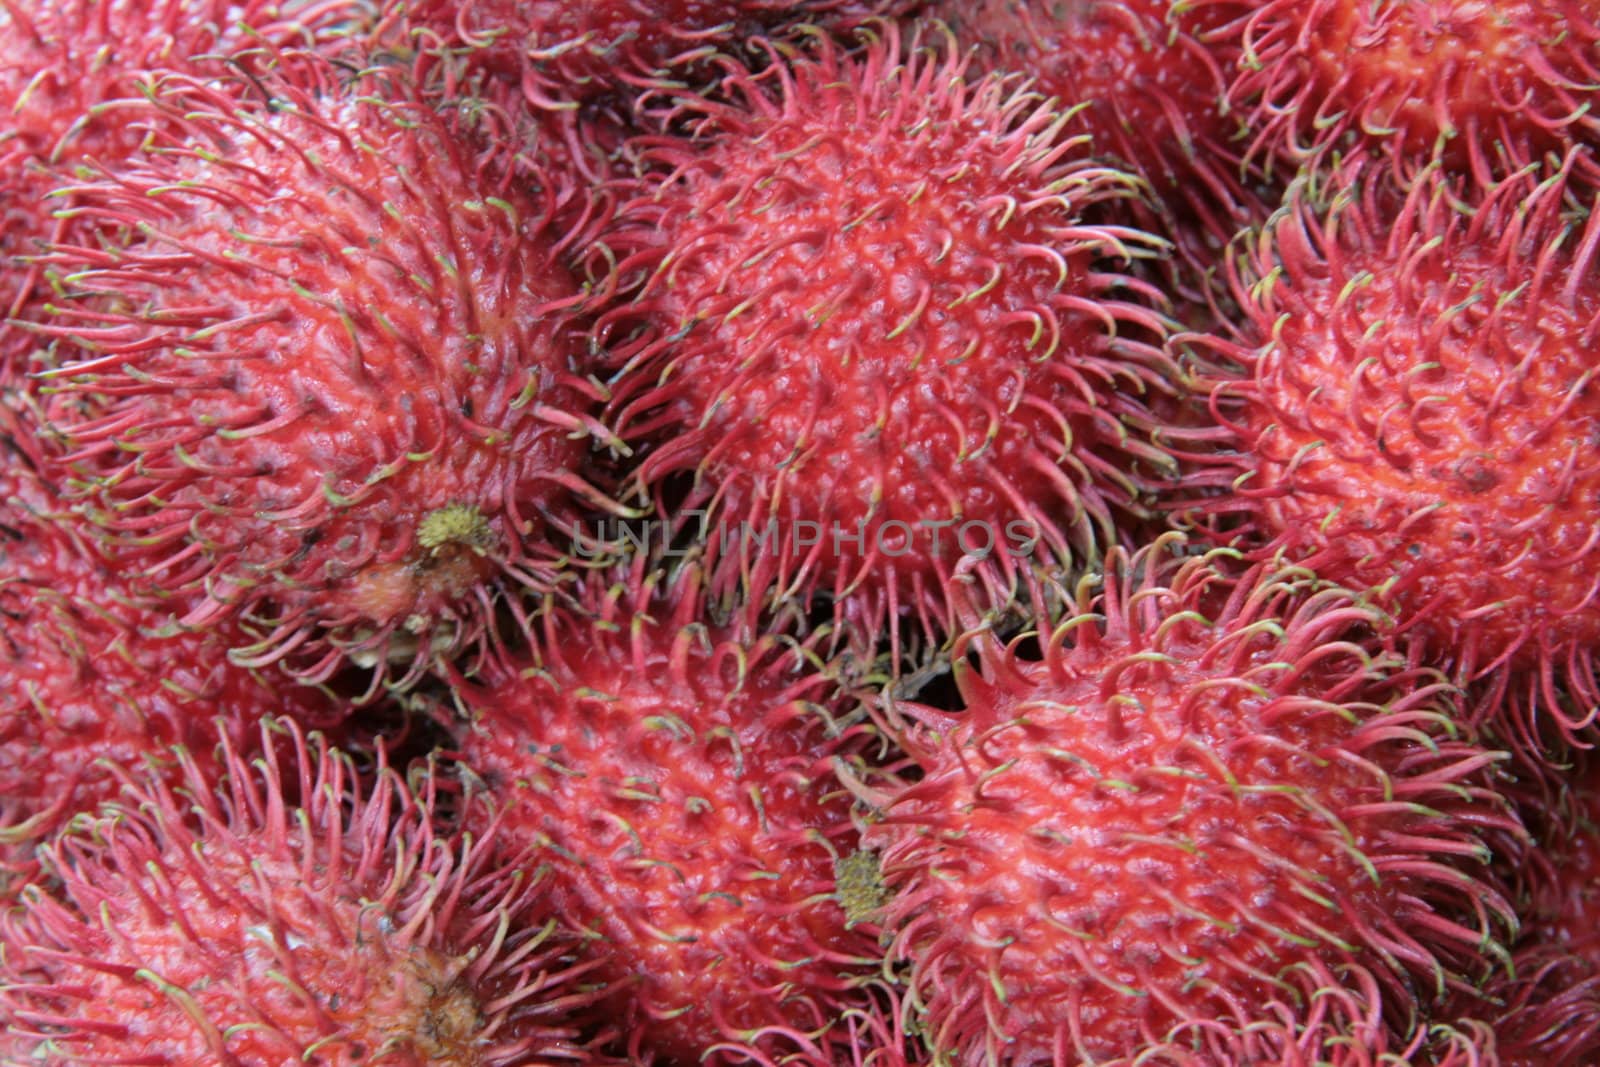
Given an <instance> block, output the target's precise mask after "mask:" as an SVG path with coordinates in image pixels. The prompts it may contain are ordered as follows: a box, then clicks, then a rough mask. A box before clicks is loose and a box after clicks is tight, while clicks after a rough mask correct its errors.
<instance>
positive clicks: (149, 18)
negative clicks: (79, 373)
mask: <svg viewBox="0 0 1600 1067" xmlns="http://www.w3.org/2000/svg"><path fill="white" fill-rule="evenodd" d="M359 11H360V5H359V4H357V3H355V2H354V0H303V2H302V0H294V2H290V3H288V4H283V3H278V2H275V0H273V2H269V0H246V2H244V3H239V2H236V0H153V2H151V0H43V2H41V0H0V376H3V375H6V374H15V373H18V372H20V370H21V368H22V365H23V363H24V362H25V359H26V354H27V350H28V342H27V338H26V335H25V334H23V333H21V332H18V331H16V330H15V328H14V327H12V326H8V325H6V323H5V320H6V319H8V318H11V317H14V316H17V315H19V314H23V313H24V312H25V311H28V310H29V308H28V305H29V304H30V303H31V302H33V301H36V300H38V299H40V298H41V296H40V292H39V290H41V289H42V286H41V282H42V280H43V271H42V269H41V268H40V267H39V266H38V265H36V264H31V263H29V262H28V261H27V260H26V258H25V257H27V256H29V255H32V254H34V253H37V252H39V251H40V250H41V249H42V247H43V246H45V245H46V244H47V243H48V242H50V241H52V240H60V239H63V238H64V237H65V236H66V235H67V234H68V233H70V232H71V226H70V224H68V223H67V222H66V221H65V220H61V219H56V218H53V217H52V211H53V209H54V208H55V207H58V206H61V205H60V202H59V201H51V200H46V199H45V197H46V196H47V195H48V194H49V193H50V192H51V191H52V190H54V189H55V188H56V187H57V186H58V185H59V184H60V183H61V181H62V177H63V176H64V175H67V174H70V173H71V172H72V171H73V169H74V168H75V167H76V166H79V165H82V164H84V163H85V162H87V161H91V160H98V161H100V162H103V163H113V162H115V161H116V160H119V159H122V158H124V157H126V156H127V155H129V154H130V153H132V152H133V151H134V150H135V149H136V148H137V147H138V145H139V143H140V141H141V140H142V139H143V137H144V136H145V133H146V130H145V129H144V128H143V127H142V126H141V125H140V124H139V123H137V122H132V123H130V122H128V121H126V119H127V115H128V112H129V111H130V110H131V111H134V112H141V111H142V109H141V107H140V101H141V99H142V95H143V89H144V87H146V86H148V84H149V82H150V81H151V79H153V78H155V77H156V76H157V74H156V72H158V71H161V70H191V71H194V72H197V73H198V72H210V73H218V72H220V71H222V70H223V69H225V68H224V63H225V61H226V60H228V59H230V58H231V59H232V60H234V61H237V60H238V59H239V58H240V57H241V56H243V55H244V54H246V53H247V52H248V51H249V50H250V49H252V48H254V47H257V46H259V45H262V44H265V43H270V42H277V43H280V44H288V43H291V42H316V43H321V42H324V41H326V40H327V39H329V38H330V37H331V36H332V35H334V34H336V33H337V32H339V31H340V30H341V29H342V28H345V27H347V26H348V25H349V24H351V23H352V22H353V21H354V20H355V19H356V17H357V15H358V13H359Z"/></svg>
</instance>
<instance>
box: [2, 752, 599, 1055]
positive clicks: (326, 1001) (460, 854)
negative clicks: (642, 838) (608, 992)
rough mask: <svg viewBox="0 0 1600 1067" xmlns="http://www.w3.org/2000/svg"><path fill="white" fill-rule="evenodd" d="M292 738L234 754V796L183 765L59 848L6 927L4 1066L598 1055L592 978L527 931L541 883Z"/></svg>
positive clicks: (405, 796)
mask: <svg viewBox="0 0 1600 1067" xmlns="http://www.w3.org/2000/svg"><path fill="white" fill-rule="evenodd" d="M281 729H282V731H284V732H285V733H284V736H283V737H282V738H274V737H273V736H271V734H272V733H273V731H272V730H267V731H266V732H265V733H264V734H263V741H264V742H265V744H264V746H263V755H262V757H261V758H260V759H259V760H258V761H256V762H255V763H253V764H246V762H245V761H244V759H243V758H241V756H240V755H239V754H238V753H236V752H235V751H234V750H233V749H232V748H231V747H225V750H224V752H223V754H222V765H223V768H224V772H225V774H224V777H223V778H222V779H221V780H220V781H219V780H217V779H216V778H215V777H214V776H212V775H209V774H207V773H206V772H204V771H203V770H202V769H201V767H200V766H199V764H197V763H196V762H195V761H194V759H193V758H192V757H191V756H190V754H189V753H187V752H183V751H181V750H180V751H179V753H178V758H179V759H180V760H181V761H182V763H183V764H184V767H185V770H186V774H187V777H186V780H185V782H184V783H183V785H182V787H180V788H177V789H173V788H169V787H168V786H167V785H166V784H164V783H162V782H160V781H159V780H147V779H142V778H138V777H135V776H132V775H129V776H125V778H126V793H125V795H124V797H123V799H122V800H121V801H120V802H119V803H118V804H117V805H116V806H115V807H113V808H111V809H109V810H108V813H107V814H106V815H105V816H104V817H102V818H98V819H88V820H81V821H80V822H79V823H78V824H76V825H75V826H74V827H73V828H72V830H70V831H69V832H68V833H67V834H66V835H65V836H64V837H63V838H62V839H61V840H60V841H59V842H57V843H56V844H53V845H52V846H50V847H49V848H48V849H46V850H45V856H46V860H47V866H48V870H49V872H50V874H52V875H53V876H54V878H55V879H56V880H57V881H53V882H39V883H37V884H35V885H33V886H30V887H28V888H27V889H26V890H24V892H23V895H22V903H21V905H20V907H18V908H16V909H14V910H12V911H10V912H8V913H6V914H5V915H0V944H3V945H4V946H5V952H4V954H3V956H0V976H3V980H0V1016H3V1017H4V1018H6V1019H7V1022H8V1025H7V1027H6V1029H5V1036H4V1037H3V1038H0V1058H7V1061H8V1062H10V1057H15V1058H16V1061H17V1062H34V1061H35V1060H34V1057H42V1058H43V1059H44V1060H48V1061H49V1062H62V1061H63V1060H67V1061H70V1062H96V1063H103V1062H116V1063H135V1062H137V1063H148V1064H167V1065H172V1067H179V1065H193V1067H202V1065H205V1067H216V1065H224V1067H228V1065H244V1064H261V1063H289V1062H295V1063H298V1062H301V1061H302V1060H304V1061H306V1062H317V1063H323V1064H339V1065H353V1064H356V1063H380V1064H394V1065H401V1064H412V1065H415V1064H424V1063H426V1064H441V1065H453V1067H468V1065H474V1067H510V1065H512V1064H525V1063H530V1062H552V1061H566V1060H581V1059H584V1058H585V1057H584V1055H583V1051H584V1050H583V1046H582V1045H581V1044H580V1043H579V1039H578V1035H577V1033H576V1032H575V1031H574V1030H573V1028H572V1027H571V1025H570V1024H569V1023H568V1021H567V1019H568V1016H569V1013H570V1012H571V1011H572V1010H574V1009H576V1008H578V1007H582V1006H583V1005H584V1004H585V1003H586V1001H587V1000H588V999H589V998H588V996H587V994H586V993H584V992H582V990H581V987H579V986H578V985H577V984H576V982H575V979H576V977H577V976H578V975H579V974H581V973H582V972H581V968H578V969H575V968H572V967H571V966H570V965H569V964H568V963H567V962H566V960H565V959H564V958H563V957H562V956H561V955H560V952H561V951H562V949H563V946H562V944H561V943H560V942H559V941H557V940H552V939H549V938H548V934H549V931H541V930H538V929H531V930H530V929H528V928H525V927H522V926H521V925H519V923H520V920H521V918H522V917H523V916H524V915H525V914H526V912H525V909H526V907H527V905H528V904H529V902H530V901H531V899H532V898H533V895H534V894H533V893H532V890H534V889H535V887H536V884H537V883H536V882H533V881H530V880H528V879H526V878H525V877H524V876H523V875H521V874H520V873H518V872H516V871H512V870H509V869H506V868H501V867H497V866H496V865H494V864H492V863H490V862H489V860H488V857H489V855H490V852H491V849H492V848H493V842H492V840H491V839H490V838H484V839H481V840H476V841H474V840H472V839H470V838H462V839H453V838H449V837H445V836H442V835H440V834H439V833H437V832H436V831H435V830H433V829H432V828H431V826H430V822H429V820H430V815H431V806H432V800H431V798H430V797H429V796H428V795H426V794H424V795H422V796H417V795H414V794H413V793H412V792H411V791H410V789H409V787H408V786H407V785H406V784H405V783H404V782H403V781H401V780H400V779H399V777H398V776H397V775H396V774H395V773H394V772H393V771H390V770H388V769H387V768H385V767H382V766H381V765H380V767H379V769H378V771H377V774H376V778H375V780H374V781H373V784H372V785H371V787H370V789H368V788H364V787H363V785H362V779H361V776H360V775H359V774H358V772H357V770H356V768H355V766H354V765H353V764H352V762H351V760H350V759H349V757H347V756H344V755H342V754H340V753H338V752H336V751H330V750H329V749H328V748H327V746H326V744H325V743H324V742H323V741H322V739H321V738H320V737H319V736H316V735H313V737H312V738H311V739H310V740H309V741H308V740H307V739H306V738H305V737H304V736H302V735H301V734H300V732H299V731H298V729H297V728H295V727H294V726H293V725H292V724H288V723H287V722H285V723H284V724H283V725H282V728H281ZM280 743H282V744H284V746H285V751H286V753H287V755H286V757H285V758H284V759H282V760H280V758H279V756H278V755H277V751H276V749H277V746H278V744H280ZM286 794H287V796H286ZM294 797H298V798H299V799H298V802H296V801H294V800H293V799H292V798H294Z"/></svg>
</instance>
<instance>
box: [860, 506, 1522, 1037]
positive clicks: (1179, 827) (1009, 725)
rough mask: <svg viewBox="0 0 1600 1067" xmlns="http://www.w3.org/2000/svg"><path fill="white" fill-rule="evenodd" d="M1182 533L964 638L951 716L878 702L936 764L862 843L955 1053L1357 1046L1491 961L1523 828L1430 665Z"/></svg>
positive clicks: (899, 946)
mask: <svg viewBox="0 0 1600 1067" xmlns="http://www.w3.org/2000/svg"><path fill="white" fill-rule="evenodd" d="M1177 537H1178V535H1175V534H1168V535H1165V536H1164V537H1162V538H1161V539H1159V540H1157V541H1156V542H1155V543H1154V544H1152V545H1150V546H1147V547H1146V548H1144V549H1141V550H1140V551H1139V552H1138V553H1136V554H1134V555H1133V556H1132V557H1131V558H1128V557H1126V556H1125V555H1124V554H1123V551H1122V550H1121V549H1116V550H1114V551H1113V552H1112V553H1111V554H1110V555H1109V556H1108V559H1107V572H1108V573H1107V575H1106V577H1105V578H1104V580H1103V585H1102V586H1100V587H1098V588H1097V587H1096V584H1095V580H1094V579H1092V578H1085V579H1083V580H1082V581H1081V582H1080V583H1079V585H1078V587H1077V592H1076V597H1075V603H1074V604H1073V605H1072V607H1071V608H1069V610H1068V611H1067V613H1066V615H1065V617H1064V618H1062V620H1061V621H1060V622H1059V623H1052V622H1050V621H1047V620H1041V621H1040V622H1039V624H1038V629H1037V631H1036V632H1035V633H1033V634H1024V635H1023V636H1021V637H1018V638H1017V639H1015V640H1013V641H1011V642H1009V643H1002V642H1000V641H999V640H997V639H995V638H994V637H993V636H992V635H991V634H990V633H989V632H988V631H987V630H982V629H979V630H974V631H972V632H969V633H968V634H966V635H965V636H963V637H962V638H960V639H958V641H957V644H956V648H955V666H956V681H957V684H958V686H959V690H960V694H961V696H962V698H963V702H964V707H963V708H962V709H961V710H959V711H957V712H954V713H947V712H942V711H937V710H935V709H932V708H928V707H924V706H919V705H915V704H910V703H905V702H899V701H890V702H888V703H887V704H886V705H885V708H884V710H883V713H882V714H883V717H884V720H885V725H886V727H887V728H889V729H890V730H892V731H893V732H894V733H896V734H897V735H898V738H899V739H900V740H901V742H902V744H903V745H904V746H905V747H906V748H907V750H908V751H909V752H910V755H911V757H912V759H913V760H914V761H915V763H916V765H917V766H918V767H919V768H920V771H921V774H920V777H919V778H915V779H914V780H912V781H910V782H909V784H907V785H905V786H904V787H902V788H900V789H898V790H896V791H884V790H878V791H876V795H873V791H870V790H865V789H864V790H862V792H863V793H865V794H868V795H872V796H873V799H874V801H875V803H876V804H877V806H878V808H879V811H878V814H877V818H876V821H874V822H871V823H869V824H868V826H867V829H866V831H865V834H864V838H863V840H864V844H865V845H866V846H867V847H868V848H869V849H873V850H875V851H877V852H878V854H879V856H880V858H881V863H882V872H883V878H884V881H885V883H886V885H887V888H888V890H889V897H888V900H887V902H886V903H885V905H884V906H883V909H882V913H881V916H882V920H881V921H882V923H883V925H884V927H885V929H886V931H887V932H888V933H889V935H890V936H891V937H892V938H893V942H892V947H891V958H893V959H896V960H899V961H903V962H904V964H905V965H906V966H907V967H908V968H909V977H908V979H907V980H908V982H909V986H910V988H909V990H908V993H907V995H908V997H911V998H913V999H914V1001H915V1002H916V1003H917V1005H918V1007H919V1010H920V1012H921V1014H922V1016H923V1020H924V1029H925V1031H926V1033H927V1034H928V1037H929V1040H930V1042H931V1044H932V1046H933V1048H934V1050H935V1053H936V1054H937V1055H938V1056H941V1057H944V1058H945V1059H947V1060H948V1061H949V1062H959V1063H968V1064H1050V1063H1053V1064H1058V1065H1065V1064H1077V1063H1094V1064H1102V1065H1105V1064H1113V1063H1114V1064H1119V1065H1121V1064H1134V1063H1139V1064H1145V1063H1162V1064H1165V1063H1174V1064H1176V1063H1186V1064H1188V1063H1193V1064H1202V1063H1203V1064H1245V1063H1249V1064H1268V1063H1270V1064H1290V1063H1297V1064H1298V1063H1312V1062H1315V1063H1328V1064H1334V1063H1339V1064H1357V1063H1363V1064H1364V1063H1371V1062H1376V1059H1375V1055H1376V1054H1375V1051H1374V1050H1379V1049H1384V1048H1388V1049H1394V1048H1405V1047H1407V1046H1408V1045H1409V1044H1415V1043H1419V1041H1420V1039H1419V1038H1418V1037H1417V1034H1418V1033H1419V1032H1420V1031H1419V1029H1418V1028H1419V1026H1420V1025H1421V1023H1422V1021H1423V1020H1422V1018H1421V1017H1420V1016H1419V1014H1418V1010H1419V1008H1423V1007H1425V1006H1427V1005H1428V1004H1430V1003H1432V1002H1435V1001H1437V1000H1438V999H1440V998H1441V997H1442V996H1443V995H1444V994H1446V993H1447V991H1450V990H1453V989H1456V988H1461V987H1464V986H1469V985H1470V984H1471V983H1472V982H1474V981H1476V980H1478V979H1479V978H1480V977H1481V972H1482V971H1483V970H1485V969H1486V968H1488V967H1490V966H1491V965H1492V961H1494V960H1496V959H1503V957H1504V949H1503V948H1501V947H1500V946H1499V939H1500V938H1501V937H1502V935H1508V934H1510V933H1512V932H1513V931H1514V922H1515V920H1514V916H1513V914H1512V906H1511V903H1510V902H1509V901H1508V900H1507V899H1506V898H1505V896H1504V894H1503V893H1502V892H1501V890H1500V889H1499V888H1498V886H1497V883H1496V880H1495V879H1494V878H1493V876H1492V872H1490V871H1489V870H1488V868H1487V865H1486V861H1487V859H1488V855H1487V851H1488V850H1487V848H1486V847H1485V844H1484V837H1485V835H1486V834H1487V833H1490V832H1496V833H1513V834H1515V833H1519V831H1520V828H1519V826H1518V824H1517V822H1516V820H1515V817H1514V815H1512V814H1511V813H1510V811H1509V810H1508V808H1507V807H1506V805H1505V804H1504V803H1503V802H1502V801H1501V799H1500V798H1499V796H1498V795H1497V794H1496V793H1495V792H1494V790H1493V789H1492V788H1490V784H1489V780H1488V775H1487V773H1486V772H1487V769H1488V768H1489V767H1490V766H1492V765H1493V764H1494V763H1495V762H1496V760H1497V758H1498V757H1499V754H1497V753H1495V752H1492V751H1489V750H1487V749H1485V748H1483V747H1481V746H1480V745H1479V744H1477V743H1476V742H1475V741H1473V740H1471V739H1470V738H1468V737H1465V736H1462V735H1461V734H1460V733H1458V728H1457V727H1456V726H1455V724H1454V722H1453V717H1452V714H1451V691H1450V689H1449V687H1448V686H1447V685H1446V684H1445V682H1444V680H1443V679H1442V677H1440V676H1438V675H1435V674H1432V673H1430V672H1428V671H1426V670H1423V669H1419V668H1414V667H1409V666H1407V664H1406V663H1405V662H1404V660H1403V659H1402V658H1401V657H1399V656H1398V655H1397V654H1395V653H1393V652H1392V651H1390V650H1388V649H1387V648H1386V647H1385V646H1384V645H1383V644H1382V643H1381V642H1380V640H1379V639H1378V638H1377V637H1376V636H1375V633H1376V630H1375V627H1377V626H1378V625H1379V624H1380V621H1381V620H1379V619H1378V618H1377V616H1376V614H1375V613H1374V612H1373V611H1372V609H1370V608H1369V607H1367V606H1366V605H1364V604H1362V603H1361V602H1360V601H1359V600H1358V599H1357V598H1356V597H1355V596H1354V595H1353V594H1350V593H1348V592H1346V591H1343V590H1340V589H1337V588H1332V587H1327V586H1325V584H1324V583H1321V582H1319V581H1318V580H1317V579H1316V578H1315V577H1314V576H1312V575H1310V574H1309V573H1307V572H1304V571H1300V570H1293V569H1283V570H1277V569H1273V568H1272V567H1270V566H1269V565H1265V564H1258V565H1256V566H1254V567H1252V568H1250V569H1248V570H1242V569H1241V568H1239V567H1237V566H1236V565H1235V564H1234V557H1233V555H1232V554H1231V553H1228V552H1227V551H1226V550H1216V551H1213V552H1211V553H1208V554H1205V555H1201V556H1195V555H1192V554H1189V553H1188V552H1187V551H1186V549H1184V548H1183V547H1175V546H1174V543H1173V539H1174V538H1177ZM1241 571H1242V572H1241ZM1363 1057H1370V1058H1365V1059H1364V1058H1363Z"/></svg>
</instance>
